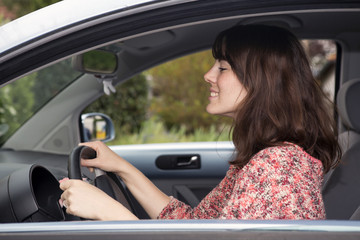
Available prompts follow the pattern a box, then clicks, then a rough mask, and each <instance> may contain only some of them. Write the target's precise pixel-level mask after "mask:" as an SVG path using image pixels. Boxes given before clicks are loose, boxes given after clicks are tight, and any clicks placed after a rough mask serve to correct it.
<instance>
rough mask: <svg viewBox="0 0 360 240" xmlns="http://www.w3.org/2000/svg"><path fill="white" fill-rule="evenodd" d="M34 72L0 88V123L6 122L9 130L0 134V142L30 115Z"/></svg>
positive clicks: (32, 100)
mask: <svg viewBox="0 0 360 240" xmlns="http://www.w3.org/2000/svg"><path fill="white" fill-rule="evenodd" d="M35 79H36V74H31V75H29V76H26V77H24V78H23V79H21V80H22V81H19V80H18V81H16V82H14V83H12V84H9V85H7V86H6V87H3V88H1V89H0V96H1V97H0V124H6V126H7V127H8V129H10V131H8V132H6V133H3V134H4V135H3V136H0V144H1V143H2V142H3V141H4V140H5V139H6V138H7V137H8V136H10V135H11V134H12V133H13V130H14V129H17V128H18V127H19V126H20V125H21V124H22V123H23V122H24V121H26V120H27V119H28V118H29V117H30V116H31V115H32V108H33V106H34V93H33V92H32V91H29V89H31V88H32V87H33V86H34V82H35Z"/></svg>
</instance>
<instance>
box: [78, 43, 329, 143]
mask: <svg viewBox="0 0 360 240" xmlns="http://www.w3.org/2000/svg"><path fill="white" fill-rule="evenodd" d="M302 42H303V45H304V47H305V49H306V52H307V54H308V56H309V61H310V64H311V67H312V71H313V74H314V77H315V78H316V80H317V81H318V83H319V84H320V85H321V87H322V88H323V90H324V92H325V93H326V95H327V96H328V97H329V98H330V99H331V100H334V95H335V94H334V93H335V62H336V44H335V42H334V41H330V40H303V41H302ZM213 63H214V60H213V57H212V54H211V51H210V50H208V51H203V52H198V53H195V54H191V55H188V56H184V57H181V58H178V59H175V60H172V61H169V62H165V63H163V64H161V65H159V66H156V67H154V68H152V69H149V70H147V71H144V72H142V73H141V74H139V75H137V76H135V77H133V78H132V79H130V80H128V81H127V82H125V83H123V84H121V85H119V86H117V92H116V93H114V94H112V95H111V96H106V95H104V96H103V97H101V98H99V99H98V100H97V101H95V102H93V103H92V104H91V105H90V106H88V107H87V108H86V109H85V110H84V113H87V112H102V113H105V114H107V115H109V116H110V117H111V118H112V119H113V121H114V125H115V129H116V138H115V139H114V140H113V141H111V142H109V143H108V144H109V145H122V144H144V143H165V142H198V141H229V140H231V137H230V134H229V130H230V128H231V127H230V126H231V120H230V119H229V118H224V117H219V116H213V115H210V114H208V113H207V112H206V111H205V107H206V105H207V103H208V99H207V98H208V95H209V87H208V84H206V83H205V82H204V80H203V75H204V73H206V72H207V71H208V70H209V68H210V67H211V66H212V64H213ZM329 107H331V106H329Z"/></svg>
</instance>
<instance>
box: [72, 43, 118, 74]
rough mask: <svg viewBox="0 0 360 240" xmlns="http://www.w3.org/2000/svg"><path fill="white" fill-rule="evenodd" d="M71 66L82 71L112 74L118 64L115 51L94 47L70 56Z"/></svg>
mask: <svg viewBox="0 0 360 240" xmlns="http://www.w3.org/2000/svg"><path fill="white" fill-rule="evenodd" d="M72 65H73V67H74V68H75V69H76V70H78V71H80V72H84V73H91V74H95V75H113V74H114V73H115V72H116V70H117V66H118V57H117V55H116V53H114V52H111V51H107V50H103V49H95V50H91V51H88V52H85V53H82V54H80V55H77V56H74V57H73V58H72Z"/></svg>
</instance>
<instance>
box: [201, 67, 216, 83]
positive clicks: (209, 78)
mask: <svg viewBox="0 0 360 240" xmlns="http://www.w3.org/2000/svg"><path fill="white" fill-rule="evenodd" d="M213 75H214V74H213V73H212V68H210V70H209V71H208V72H207V73H205V74H204V79H205V82H208V83H214V82H215V80H214V79H215V78H214V76H213Z"/></svg>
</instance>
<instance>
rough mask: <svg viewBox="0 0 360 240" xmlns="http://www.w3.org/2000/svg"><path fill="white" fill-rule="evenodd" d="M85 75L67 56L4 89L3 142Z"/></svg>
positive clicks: (0, 107)
mask: <svg viewBox="0 0 360 240" xmlns="http://www.w3.org/2000/svg"><path fill="white" fill-rule="evenodd" d="M80 75H81V73H80V72H78V71H75V70H74V69H73V67H72V65H71V59H67V60H63V61H61V62H58V63H56V64H54V65H52V66H50V67H47V68H44V69H42V70H39V71H37V72H34V73H32V74H30V75H27V76H25V77H23V78H21V79H18V80H16V81H14V82H12V83H10V84H8V85H6V86H5V87H2V88H1V89H0V146H1V145H3V144H4V143H5V141H6V140H7V139H8V138H9V137H10V136H11V135H12V134H13V133H14V132H15V131H16V130H17V129H18V128H20V126H21V125H23V124H24V123H25V122H26V121H27V120H28V119H30V118H31V117H32V116H33V115H34V114H35V113H36V112H37V111H38V110H39V109H40V108H41V107H42V106H44V105H45V104H46V103H47V102H48V101H49V100H50V99H52V98H53V97H54V96H56V95H57V94H58V93H59V92H61V90H62V89H64V88H65V87H66V86H67V85H68V84H70V83H71V82H72V81H74V80H75V79H76V78H78V77H79V76H80Z"/></svg>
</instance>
